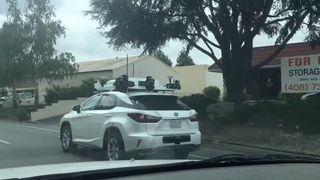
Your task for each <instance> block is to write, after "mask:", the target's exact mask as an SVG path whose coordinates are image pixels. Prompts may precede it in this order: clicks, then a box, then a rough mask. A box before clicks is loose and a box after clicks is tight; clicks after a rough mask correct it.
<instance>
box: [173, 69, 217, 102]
mask: <svg viewBox="0 0 320 180" xmlns="http://www.w3.org/2000/svg"><path fill="white" fill-rule="evenodd" d="M208 68H209V65H195V66H182V67H175V68H174V69H175V70H176V71H177V72H178V73H180V75H181V76H180V80H181V91H180V92H179V95H180V96H186V95H191V94H197V93H202V91H203V89H204V88H206V87H208V86H217V87H218V88H219V89H220V91H223V79H222V75H221V74H220V73H213V72H208Z"/></svg>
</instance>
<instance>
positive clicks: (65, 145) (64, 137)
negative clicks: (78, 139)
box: [61, 125, 77, 153]
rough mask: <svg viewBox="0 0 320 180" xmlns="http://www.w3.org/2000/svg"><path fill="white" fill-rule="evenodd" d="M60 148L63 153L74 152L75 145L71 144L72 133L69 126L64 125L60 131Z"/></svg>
mask: <svg viewBox="0 0 320 180" xmlns="http://www.w3.org/2000/svg"><path fill="white" fill-rule="evenodd" d="M61 146H62V150H63V152H66V153H68V152H75V151H76V149H77V145H76V144H74V143H73V142H72V132H71V128H70V126H69V125H64V126H63V127H62V130H61Z"/></svg>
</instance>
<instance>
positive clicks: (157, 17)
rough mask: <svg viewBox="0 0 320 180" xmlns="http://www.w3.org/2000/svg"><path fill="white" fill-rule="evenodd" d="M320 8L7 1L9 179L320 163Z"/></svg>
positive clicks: (3, 16) (2, 158)
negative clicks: (26, 172) (153, 166)
mask: <svg viewBox="0 0 320 180" xmlns="http://www.w3.org/2000/svg"><path fill="white" fill-rule="evenodd" d="M319 12H320V3H319V1H317V0H303V1H302V0H300V1H289V0H282V1H279V0H278V1H272V0H256V1H249V2H248V0H178V1H177V0H81V1H79V0H0V97H1V98H0V170H1V169H5V168H15V167H26V166H31V165H51V164H59V163H61V164H63V163H73V162H83V163H85V164H86V163H88V164H90V163H99V161H106V162H107V163H110V164H111V165H110V167H115V166H116V165H115V164H116V163H115V164H112V163H113V162H111V161H118V160H125V162H128V160H130V159H131V161H132V162H135V160H142V161H143V162H144V161H146V162H147V163H150V162H159V161H156V160H163V159H165V160H168V162H178V161H179V162H180V161H181V160H200V161H201V160H208V159H211V158H215V157H220V156H221V155H222V156H223V157H224V158H226V157H232V158H235V157H234V155H237V154H238V155H239V154H241V155H245V156H250V157H269V160H270V159H272V158H274V157H276V158H282V159H285V158H288V159H289V156H279V155H304V156H308V157H315V156H319V155H320V148H319V138H320V110H319V107H320V43H319V42H320V41H319V40H320V13H319ZM225 155H226V156H225ZM266 155H267V156H266ZM270 155H271V156H270ZM270 157H272V158H270ZM237 158H238V157H237ZM243 160H244V161H245V160H247V159H246V158H243ZM109 161H110V162H109ZM270 161H271V160H270ZM89 162H90V163H89ZM166 162H167V161H166ZM117 163H118V162H117ZM133 164H135V163H133ZM55 167H58V168H60V167H61V168H63V167H64V165H58V166H55ZM85 167H89V165H88V166H85ZM90 167H96V166H91V165H90ZM108 167H109V166H108ZM49 169H50V168H49ZM0 178H1V171H0Z"/></svg>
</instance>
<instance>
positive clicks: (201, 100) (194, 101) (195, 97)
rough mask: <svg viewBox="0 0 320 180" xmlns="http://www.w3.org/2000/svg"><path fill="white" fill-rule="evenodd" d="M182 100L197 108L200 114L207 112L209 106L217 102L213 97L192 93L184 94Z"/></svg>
mask: <svg viewBox="0 0 320 180" xmlns="http://www.w3.org/2000/svg"><path fill="white" fill-rule="evenodd" d="M180 101H181V102H183V103H184V104H186V105H188V106H189V107H190V108H192V109H194V110H196V111H197V112H198V113H199V114H205V113H206V109H207V106H209V105H210V104H213V103H217V102H216V101H215V100H213V99H212V98H208V97H206V96H205V95H203V94H192V95H191V96H184V97H182V98H180Z"/></svg>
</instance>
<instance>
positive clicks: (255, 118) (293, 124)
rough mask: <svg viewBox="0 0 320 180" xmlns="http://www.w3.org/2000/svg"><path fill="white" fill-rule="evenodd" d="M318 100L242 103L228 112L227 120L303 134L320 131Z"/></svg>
mask: <svg viewBox="0 0 320 180" xmlns="http://www.w3.org/2000/svg"><path fill="white" fill-rule="evenodd" d="M319 105H320V104H319V102H317V103H310V102H304V101H300V102H299V103H285V104H281V103H271V102H269V103H266V102H264V103H258V104H256V105H243V106H241V107H238V108H236V109H235V110H234V112H233V113H231V114H230V117H229V122H232V123H238V124H248V123H252V124H254V125H256V126H263V127H265V126H267V127H272V128H278V127H279V126H280V127H281V128H282V129H283V130H284V131H287V132H292V131H300V132H303V133H304V134H319V133H320V111H319Z"/></svg>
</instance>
